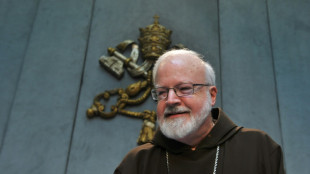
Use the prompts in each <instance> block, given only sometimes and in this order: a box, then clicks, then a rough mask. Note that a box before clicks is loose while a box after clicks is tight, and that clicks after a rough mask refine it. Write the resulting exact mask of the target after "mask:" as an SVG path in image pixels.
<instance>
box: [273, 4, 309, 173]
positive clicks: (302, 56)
mask: <svg viewBox="0 0 310 174" xmlns="http://www.w3.org/2000/svg"><path fill="white" fill-rule="evenodd" d="M268 6H269V14H270V15H269V16H270V28H271V33H272V44H273V53H274V60H275V72H276V82H277V90H278V96H279V109H280V111H279V112H280V114H281V123H282V124H281V126H282V131H283V141H284V142H283V147H284V152H285V153H284V155H285V158H286V168H287V173H309V171H310V166H309V164H310V151H309V149H310V145H309V144H310V143H309V142H310V129H309V124H310V117H309V116H308V114H309V112H310V108H309V103H310V90H309V89H310V80H309V79H310V78H309V75H310V69H309V67H310V59H309V55H310V49H309V45H310V17H309V16H310V1H309V0H302V1H290V0H285V1H277V0H269V1H268Z"/></svg>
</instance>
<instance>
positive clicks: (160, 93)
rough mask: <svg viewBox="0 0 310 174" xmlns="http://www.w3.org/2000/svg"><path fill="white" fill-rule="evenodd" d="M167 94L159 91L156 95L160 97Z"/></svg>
mask: <svg viewBox="0 0 310 174" xmlns="http://www.w3.org/2000/svg"><path fill="white" fill-rule="evenodd" d="M166 93H167V92H166V91H164V90H160V91H157V95H158V96H160V95H165V94H166Z"/></svg>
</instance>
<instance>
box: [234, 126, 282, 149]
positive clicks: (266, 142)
mask: <svg viewBox="0 0 310 174" xmlns="http://www.w3.org/2000/svg"><path fill="white" fill-rule="evenodd" d="M236 138H237V139H239V140H241V141H243V142H246V144H248V145H251V146H253V147H260V148H266V149H269V150H268V151H270V153H272V152H273V151H274V150H276V149H281V147H280V145H279V144H277V143H276V142H275V141H274V140H273V139H272V138H271V137H270V136H269V135H268V134H267V133H266V132H264V131H262V130H259V129H250V128H242V129H240V131H239V132H238V133H237V135H236Z"/></svg>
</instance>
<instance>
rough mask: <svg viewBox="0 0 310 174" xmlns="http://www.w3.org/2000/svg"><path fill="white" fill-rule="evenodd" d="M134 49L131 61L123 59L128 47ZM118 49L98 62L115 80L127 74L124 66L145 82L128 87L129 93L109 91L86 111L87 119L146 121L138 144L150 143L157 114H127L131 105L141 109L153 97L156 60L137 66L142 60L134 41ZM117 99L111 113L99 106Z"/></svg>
mask: <svg viewBox="0 0 310 174" xmlns="http://www.w3.org/2000/svg"><path fill="white" fill-rule="evenodd" d="M130 46H131V47H132V51H131V54H130V57H129V58H127V57H126V56H124V55H123V53H124V52H125V50H126V49H127V48H128V47H130ZM116 48H117V49H115V48H108V53H109V55H110V56H108V57H106V56H101V57H100V59H99V62H100V65H101V66H103V67H104V68H105V69H106V70H107V71H109V72H110V73H112V74H113V75H114V76H115V77H116V78H118V79H120V78H121V77H122V76H123V74H124V66H125V67H126V68H127V70H128V72H129V74H130V75H131V76H132V77H143V78H144V79H145V80H143V81H138V82H136V83H133V84H131V85H129V86H128V87H127V88H126V89H123V88H117V89H112V90H106V91H104V92H103V93H100V94H98V95H96V96H95V98H94V100H93V104H92V106H91V107H90V108H89V109H88V110H87V117H88V118H93V117H96V116H99V117H102V118H113V117H115V116H116V115H117V114H122V115H126V116H130V117H134V118H140V119H143V125H142V129H141V131H140V135H139V138H138V144H144V143H147V142H150V141H151V140H152V138H153V136H154V133H155V127H156V126H155V121H156V113H155V111H150V110H144V111H143V112H133V111H129V110H125V108H126V107H127V106H128V105H130V106H133V105H138V104H141V103H143V102H144V101H145V100H146V99H147V97H148V96H149V95H150V92H151V89H152V86H153V84H152V71H151V67H152V66H153V64H154V61H155V60H152V59H146V60H145V61H144V62H143V63H142V65H140V66H139V65H137V60H138V57H139V47H138V45H137V44H135V42H134V41H131V40H126V41H124V42H122V43H120V44H119V45H118V46H117V47H116ZM142 91H144V93H143V94H142V96H140V97H138V98H137V99H133V98H134V97H136V96H137V95H138V94H139V93H140V92H142ZM114 95H118V99H117V103H116V104H115V105H113V106H111V109H110V112H105V106H104V105H103V104H102V103H101V102H100V101H101V100H105V101H108V100H109V99H110V97H111V96H114Z"/></svg>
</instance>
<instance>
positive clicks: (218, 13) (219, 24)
mask: <svg viewBox="0 0 310 174" xmlns="http://www.w3.org/2000/svg"><path fill="white" fill-rule="evenodd" d="M217 25H218V32H217V33H218V47H219V52H218V54H219V68H220V69H219V73H220V74H219V78H220V80H219V81H220V85H221V89H220V90H221V91H220V92H221V103H220V106H221V107H222V109H224V106H223V103H224V102H223V80H222V79H223V78H222V54H221V52H222V49H221V23H220V0H218V1H217Z"/></svg>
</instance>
